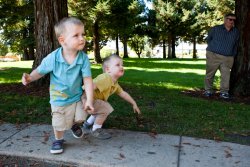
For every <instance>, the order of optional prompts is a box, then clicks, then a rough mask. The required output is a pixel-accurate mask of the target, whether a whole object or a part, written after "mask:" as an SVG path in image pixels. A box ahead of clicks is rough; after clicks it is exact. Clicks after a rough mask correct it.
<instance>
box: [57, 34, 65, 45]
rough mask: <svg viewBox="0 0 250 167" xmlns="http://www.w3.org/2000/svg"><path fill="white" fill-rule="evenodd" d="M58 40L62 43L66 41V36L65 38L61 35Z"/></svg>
mask: <svg viewBox="0 0 250 167" xmlns="http://www.w3.org/2000/svg"><path fill="white" fill-rule="evenodd" d="M58 42H59V43H60V44H61V43H62V42H64V38H63V36H59V37H58Z"/></svg>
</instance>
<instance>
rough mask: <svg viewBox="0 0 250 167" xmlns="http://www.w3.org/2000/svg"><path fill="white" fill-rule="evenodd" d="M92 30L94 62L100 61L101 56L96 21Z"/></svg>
mask: <svg viewBox="0 0 250 167" xmlns="http://www.w3.org/2000/svg"><path fill="white" fill-rule="evenodd" d="M93 29H94V30H93V32H94V34H93V35H94V36H93V41H94V46H93V49H94V56H95V61H96V63H101V62H102V58H101V54H100V44H99V42H100V34H99V25H98V22H97V21H95V23H94V27H93Z"/></svg>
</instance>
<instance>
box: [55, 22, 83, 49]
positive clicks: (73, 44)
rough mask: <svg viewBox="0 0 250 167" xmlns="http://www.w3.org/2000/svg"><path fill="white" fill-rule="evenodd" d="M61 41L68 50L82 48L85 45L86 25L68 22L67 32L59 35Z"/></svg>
mask: <svg viewBox="0 0 250 167" xmlns="http://www.w3.org/2000/svg"><path fill="white" fill-rule="evenodd" d="M59 43H60V44H61V45H62V46H63V47H64V49H67V50H72V51H79V50H82V49H83V48H84V45H85V37H84V27H83V26H81V25H75V24H67V25H66V27H65V32H64V33H63V34H62V35H61V36H60V37H59Z"/></svg>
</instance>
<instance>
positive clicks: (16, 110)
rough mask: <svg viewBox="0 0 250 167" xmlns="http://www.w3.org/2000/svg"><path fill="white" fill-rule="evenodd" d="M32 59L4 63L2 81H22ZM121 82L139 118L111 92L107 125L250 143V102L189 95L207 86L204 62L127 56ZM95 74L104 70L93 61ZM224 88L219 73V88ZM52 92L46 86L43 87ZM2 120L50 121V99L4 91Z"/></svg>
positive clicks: (0, 106)
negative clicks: (131, 99) (132, 98)
mask: <svg viewBox="0 0 250 167" xmlns="http://www.w3.org/2000/svg"><path fill="white" fill-rule="evenodd" d="M31 66H32V61H22V62H10V63H4V62H0V85H1V84H5V83H20V81H21V76H22V73H23V72H30V69H31ZM124 66H125V75H124V76H123V77H122V78H121V79H120V84H121V86H122V87H123V88H124V90H126V91H127V92H129V93H130V94H131V96H132V97H134V99H135V100H136V101H137V103H138V106H139V107H140V109H141V111H142V116H141V117H137V116H136V114H134V113H133V111H132V108H131V106H130V105H128V103H127V102H125V101H123V100H121V99H119V97H118V96H116V95H114V96H112V97H111V98H110V99H109V101H110V103H111V104H112V105H113V107H114V109H115V111H114V112H113V113H112V114H111V115H110V116H109V117H108V120H107V121H106V123H105V125H104V126H105V128H119V129H126V130H134V131H146V132H154V133H163V134H173V135H184V136H191V137H200V138H207V139H216V140H223V141H231V142H236V143H241V144H247V145H250V141H249V139H250V105H246V104H242V103H232V102H227V101H222V100H209V99H204V98H198V97H191V96H187V95H185V94H183V93H182V91H185V90H196V89H202V88H203V79H204V74H205V60H192V59H181V60H180V59H175V60H162V59H126V60H124ZM92 73H93V77H95V76H96V75H98V74H100V73H101V67H100V65H92ZM218 86H219V77H218V74H217V76H216V78H215V87H216V88H218ZM44 91H47V90H44ZM0 100H1V104H0V120H1V121H4V122H11V123H24V122H25V123H27V122H29V123H49V124H50V122H51V116H50V105H49V103H48V101H49V98H48V97H32V96H28V95H27V96H23V95H22V96H21V95H18V94H17V93H1V97H0Z"/></svg>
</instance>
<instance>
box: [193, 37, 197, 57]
mask: <svg viewBox="0 0 250 167" xmlns="http://www.w3.org/2000/svg"><path fill="white" fill-rule="evenodd" d="M196 58H197V50H196V37H193V59H196Z"/></svg>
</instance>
